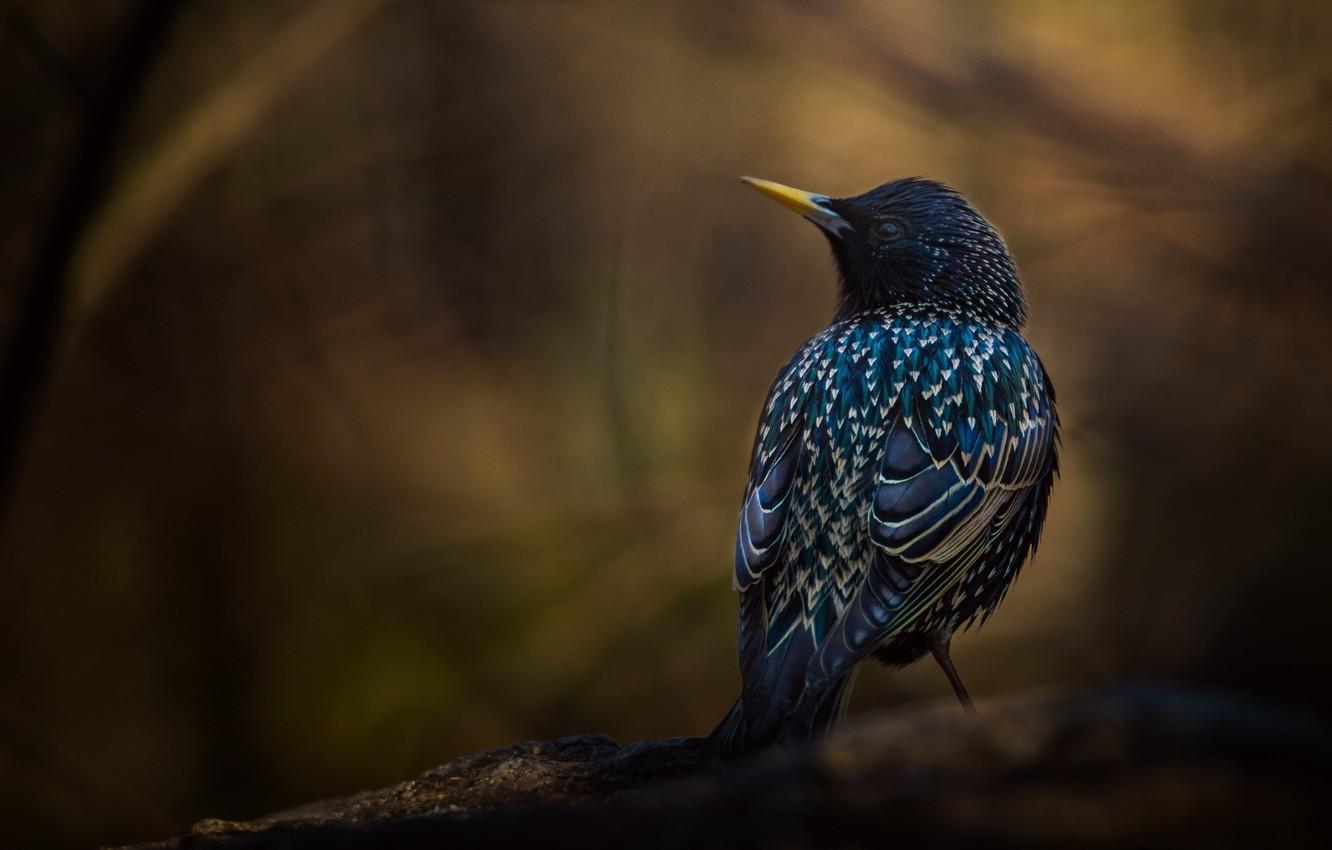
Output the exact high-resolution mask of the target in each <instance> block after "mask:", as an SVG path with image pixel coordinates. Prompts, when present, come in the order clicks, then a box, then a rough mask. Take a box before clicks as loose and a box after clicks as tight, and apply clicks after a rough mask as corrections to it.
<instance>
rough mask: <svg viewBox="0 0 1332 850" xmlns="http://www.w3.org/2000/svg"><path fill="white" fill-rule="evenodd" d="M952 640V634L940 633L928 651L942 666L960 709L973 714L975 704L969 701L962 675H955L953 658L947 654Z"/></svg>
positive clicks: (955, 669) (969, 697)
mask: <svg viewBox="0 0 1332 850" xmlns="http://www.w3.org/2000/svg"><path fill="white" fill-rule="evenodd" d="M951 640H952V635H941V636H939V637H937V638H935V639H934V643H933V644H931V645H930V651H931V652H933V653H934V660H935V661H938V662H939V666H940V667H942V668H943V671H944V675H945V676H947V677H948V682H949V684H951V685H952V686H953V692H954V693H956V694H957V699H958V702H960V703H962V709H963V710H964V711H966V713H967V714H975V713H976V706H975V705H973V704H972V702H971V696H970V695H969V694H967V689H966V686H964V685H963V684H962V677H961V676H959V675H957V668H956V667H954V666H953V659H952V658H950V657H949V656H948V644H949V642H950V641H951Z"/></svg>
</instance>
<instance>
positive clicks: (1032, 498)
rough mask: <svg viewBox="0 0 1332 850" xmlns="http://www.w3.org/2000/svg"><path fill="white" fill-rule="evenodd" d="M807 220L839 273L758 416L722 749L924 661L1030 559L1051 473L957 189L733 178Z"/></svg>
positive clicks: (1005, 279)
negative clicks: (874, 673)
mask: <svg viewBox="0 0 1332 850" xmlns="http://www.w3.org/2000/svg"><path fill="white" fill-rule="evenodd" d="M741 179H742V181H743V182H745V183H747V184H749V185H750V186H753V187H754V188H755V189H757V190H759V191H760V192H762V193H764V194H765V195H768V196H770V197H772V198H774V199H775V200H777V201H780V202H781V203H782V204H784V205H786V206H788V207H790V208H791V209H794V210H795V211H797V212H799V213H800V214H801V215H803V216H804V217H805V218H807V219H809V220H810V221H812V222H814V223H815V224H816V225H818V226H819V228H820V229H822V231H823V232H824V234H825V235H826V236H827V238H828V241H829V243H831V246H832V252H833V256H834V258H835V260H836V265H837V271H838V273H839V276H840V278H841V293H840V295H841V297H840V302H839V306H838V309H837V312H836V314H835V315H834V317H833V321H832V324H831V325H829V326H828V327H827V328H826V329H825V330H824V331H823V332H822V333H819V334H818V335H817V336H815V337H814V338H813V339H811V340H809V341H808V342H806V343H805V344H804V345H802V346H800V348H799V349H798V350H797V351H796V352H795V355H794V356H793V357H792V358H791V359H790V361H788V362H787V364H786V365H785V366H784V367H783V368H782V370H781V371H780V372H779V373H778V374H777V378H776V380H775V381H773V384H772V388H771V389H770V390H769V392H768V397H767V401H766V402H765V404H764V405H763V412H762V414H761V416H760V419H759V425H758V434H757V436H756V437H755V440H754V452H753V456H752V458H751V461H750V468H749V480H748V483H747V485H746V487H745V496H744V501H743V503H742V507H741V511H740V520H739V529H738V531H737V534H736V546H735V575H734V585H735V589H736V590H737V591H739V593H740V615H739V630H738V631H739V652H740V667H741V674H742V678H743V687H742V691H741V695H740V698H739V699H738V700H736V703H735V705H734V707H733V708H732V709H731V711H730V713H729V714H728V715H727V716H726V718H725V719H724V720H723V721H722V723H721V725H720V726H719V727H718V728H717V730H716V731H715V732H713V735H712V742H713V744H714V745H715V746H716V747H717V748H718V749H719V750H721V751H722V752H726V753H738V752H743V751H747V750H752V749H754V748H758V747H762V746H765V745H768V744H771V743H774V742H780V741H799V740H804V739H807V738H810V737H815V736H818V735H820V734H822V733H824V732H826V731H827V730H828V729H829V728H830V727H831V726H833V725H834V724H835V723H837V722H838V721H839V720H840V719H841V718H842V716H843V715H844V714H845V712H846V705H847V701H848V698H849V696H850V693H851V686H852V682H853V680H854V678H855V673H856V667H857V665H858V664H859V662H861V661H863V660H864V659H865V658H867V657H868V656H870V655H874V656H875V657H877V658H878V659H879V660H880V661H882V662H883V663H885V664H888V665H893V666H903V665H906V664H910V663H912V662H914V661H917V660H919V659H920V658H922V657H924V656H925V655H926V654H927V653H928V654H933V656H934V658H935V659H936V660H937V661H938V663H939V665H940V666H941V667H942V668H943V670H944V672H945V674H946V675H947V676H948V679H949V682H950V683H951V684H952V686H953V689H954V691H955V692H956V693H957V696H958V699H959V700H960V701H961V702H962V705H963V707H964V708H966V709H968V710H971V701H970V699H969V697H968V696H967V692H966V689H965V688H964V687H963V685H962V681H961V679H960V678H959V677H958V674H957V671H956V670H955V669H954V667H953V664H952V662H951V661H950V660H949V655H948V647H949V642H950V641H951V639H952V636H953V634H954V632H956V631H957V630H958V629H959V628H966V627H968V626H970V625H972V624H973V623H983V622H984V621H985V620H986V619H987V618H988V617H989V615H990V614H991V613H992V612H993V611H994V609H995V607H996V606H997V605H998V604H999V602H1000V601H1001V600H1002V599H1003V597H1004V593H1005V591H1006V590H1007V589H1008V586H1009V585H1010V584H1011V583H1012V581H1013V579H1014V578H1015V577H1016V576H1017V572H1018V569H1019V568H1020V567H1021V566H1022V564H1023V562H1024V561H1025V560H1026V559H1027V556H1028V555H1029V554H1030V553H1031V552H1032V551H1033V550H1034V549H1035V548H1036V543H1037V540H1038V538H1039V537H1040V533H1041V527H1042V525H1043V524H1044V521H1045V512H1046V506H1047V505H1048V503H1049V499H1050V489H1051V486H1052V484H1053V481H1054V477H1055V475H1056V474H1057V472H1058V459H1057V448H1056V443H1057V441H1058V433H1059V417H1058V415H1057V414H1056V413H1055V396H1054V388H1053V387H1052V386H1051V383H1050V379H1049V377H1048V376H1047V375H1046V373H1045V368H1044V367H1043V366H1042V364H1041V361H1040V358H1038V357H1037V356H1036V352H1035V351H1033V350H1032V348H1031V346H1030V345H1029V344H1028V343H1027V341H1026V340H1025V339H1023V338H1022V333H1021V330H1022V326H1023V325H1024V323H1025V321H1026V302H1025V298H1024V296H1023V292H1022V283H1021V281H1020V279H1019V278H1018V273H1017V269H1016V267H1015V265H1014V262H1013V258H1012V256H1011V255H1010V254H1009V252H1008V248H1007V246H1006V245H1005V244H1004V241H1003V239H1002V238H1001V237H1000V236H999V234H998V233H997V232H996V231H995V229H994V228H993V227H992V226H991V225H990V223H989V222H988V221H986V220H985V218H984V217H983V216H981V214H980V213H979V212H977V211H976V209H975V208H974V207H972V206H971V204H970V203H968V202H967V200H966V199H965V198H963V197H962V195H961V194H959V193H958V192H957V191H955V190H953V189H951V188H949V187H947V186H944V185H942V184H940V183H936V182H934V181H931V180H924V179H919V178H910V179H903V180H897V181H894V182H892V183H887V184H885V185H883V186H880V187H878V188H877V189H873V190H871V191H869V192H866V193H865V194H863V195H858V196H856V197H852V198H830V197H827V196H825V195H815V194H811V193H809V192H804V191H801V190H798V189H792V188H790V187H788V186H783V185H781V184H779V183H773V182H770V181H767V180H759V179H755V178H750V177H745V178H741Z"/></svg>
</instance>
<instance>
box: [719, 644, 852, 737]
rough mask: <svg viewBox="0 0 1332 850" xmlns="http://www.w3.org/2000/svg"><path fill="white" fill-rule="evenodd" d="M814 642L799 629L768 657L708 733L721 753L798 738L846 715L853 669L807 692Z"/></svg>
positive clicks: (818, 733) (821, 730) (825, 728)
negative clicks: (786, 643)
mask: <svg viewBox="0 0 1332 850" xmlns="http://www.w3.org/2000/svg"><path fill="white" fill-rule="evenodd" d="M812 654H813V641H812V640H811V637H810V635H809V634H808V633H807V632H804V630H803V629H802V630H798V631H797V634H795V635H793V636H792V638H791V642H790V643H789V644H788V645H786V646H784V647H783V649H782V651H780V652H778V653H776V654H775V655H774V656H772V657H768V658H765V659H764V662H763V665H762V670H761V675H760V676H759V677H758V681H757V682H755V683H752V684H751V685H750V686H749V687H746V688H745V693H744V694H742V695H741V696H740V698H739V699H737V700H736V701H735V703H734V704H733V705H732V706H731V710H730V711H729V712H727V713H726V716H725V717H724V718H723V719H722V722H721V723H720V724H718V726H717V728H716V730H714V731H713V733H712V735H711V736H710V737H709V738H708V742H709V744H710V746H711V747H712V748H713V749H714V750H715V751H716V752H718V753H720V754H722V755H740V754H742V753H746V752H750V751H753V750H757V749H760V748H762V747H766V746H769V745H771V744H774V743H778V742H781V743H794V742H798V741H804V740H808V739H810V738H816V737H819V736H821V735H824V734H826V733H827V732H828V731H829V730H831V729H832V728H833V726H835V725H837V723H838V722H840V721H841V719H842V718H843V717H844V716H845V715H846V707H847V703H848V701H849V699H850V696H851V686H852V684H853V680H854V676H855V674H854V671H853V672H852V673H848V674H847V675H845V676H842V677H841V678H839V679H835V680H834V681H833V682H832V683H830V684H829V685H827V686H826V687H824V688H823V689H822V690H821V691H820V692H819V693H810V692H808V691H807V684H806V681H805V674H806V671H807V669H808V666H809V659H810V656H811V655H812Z"/></svg>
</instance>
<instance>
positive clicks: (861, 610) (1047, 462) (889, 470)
mask: <svg viewBox="0 0 1332 850" xmlns="http://www.w3.org/2000/svg"><path fill="white" fill-rule="evenodd" d="M1040 380H1041V387H1040V389H1039V391H1036V392H1031V391H1029V392H1028V398H1027V399H1024V401H1028V402H1030V408H1029V409H1027V410H1025V414H1026V415H1016V416H1014V417H1013V418H1012V419H1009V420H1008V421H1005V420H1004V419H1002V418H1000V417H998V416H996V417H995V419H994V421H993V422H992V423H991V425H992V426H993V427H992V428H975V429H970V430H969V429H968V428H967V427H965V425H964V427H963V429H961V432H960V433H959V432H958V430H957V429H956V428H949V429H943V428H940V429H939V432H937V433H936V432H935V431H934V428H933V425H930V424H928V423H926V424H922V422H921V420H920V418H919V417H911V416H910V415H909V414H906V413H903V412H900V411H899V412H898V413H897V414H896V416H895V418H894V419H893V421H892V422H891V423H890V426H889V430H888V434H887V436H886V438H885V441H886V442H885V449H884V456H883V462H882V465H881V467H880V470H879V474H878V478H877V480H876V483H875V487H874V500H873V503H872V504H871V505H870V506H869V510H868V524H869V534H870V539H871V540H872V541H873V543H874V554H873V556H872V558H871V560H870V564H869V567H868V569H866V571H865V576H864V578H863V580H862V582H861V585H860V587H859V588H858V589H857V591H856V593H855V595H854V597H853V598H852V599H851V601H850V604H849V605H848V606H847V608H846V610H845V611H843V612H842V616H841V617H840V618H839V620H838V621H837V623H836V624H835V625H834V627H833V630H832V632H831V633H830V634H829V636H828V639H827V640H825V641H824V642H823V643H822V645H820V647H819V649H818V652H817V653H816V654H815V657H814V658H813V659H812V660H811V662H810V670H809V674H808V677H807V681H808V682H809V683H810V684H811V685H812V686H813V687H812V688H811V690H812V691H818V689H819V688H820V687H826V686H827V685H828V684H829V683H831V682H833V681H835V680H837V679H838V678H839V677H841V676H842V675H844V674H845V673H846V672H847V671H849V670H850V669H851V668H852V667H854V666H855V664H856V663H857V662H859V661H860V660H861V659H862V658H864V657H865V656H866V655H868V654H869V653H870V652H871V651H872V650H873V649H874V648H875V647H876V646H879V645H880V644H881V643H882V642H883V641H884V640H885V639H887V638H889V637H892V636H893V635H895V634H899V633H902V632H904V631H907V630H909V629H910V628H911V626H912V624H913V623H914V622H915V621H916V620H917V619H918V618H919V617H920V616H921V615H922V614H924V613H926V612H928V611H929V610H930V609H931V607H933V606H934V605H935V603H936V602H938V601H939V600H940V598H942V597H943V596H944V594H946V593H949V592H951V591H952V589H953V588H954V586H955V585H956V584H957V582H958V581H959V580H960V579H961V578H962V577H963V576H965V575H966V573H967V571H968V570H970V569H971V568H972V567H974V566H976V565H977V563H978V562H979V561H980V559H981V558H983V557H985V556H986V555H987V554H988V553H989V552H990V551H991V550H992V549H999V548H1005V547H1006V548H1007V550H1008V551H1009V552H1017V553H1018V556H1019V557H1025V555H1026V546H1027V543H1026V542H1025V538H1024V542H1020V543H1014V541H1013V540H1011V539H1010V538H1011V536H1012V535H1013V534H1014V532H1017V533H1021V534H1025V533H1026V529H1025V526H1026V520H1023V519H1022V518H1027V519H1028V520H1029V519H1030V518H1031V517H1033V516H1037V515H1043V502H1042V501H1041V500H1042V499H1043V498H1044V493H1048V490H1045V491H1041V488H1044V487H1046V485H1047V484H1048V481H1049V479H1050V476H1051V474H1052V471H1053V470H1054V469H1055V463H1056V460H1055V440H1056V439H1057V435H1058V427H1059V423H1058V418H1057V417H1056V416H1055V415H1054V409H1053V406H1052V405H1053V394H1052V392H1051V391H1050V389H1049V383H1048V381H1046V380H1045V377H1044V373H1043V371H1042V372H1041V373H1040ZM1019 397H1021V396H1019ZM907 409H910V408H907ZM926 429H928V430H929V432H930V433H929V435H928V436H927V435H926V434H925V433H923V431H924V430H926ZM947 432H951V433H947ZM931 438H933V439H931ZM1038 491H1040V492H1038ZM1033 508H1034V509H1035V513H1033ZM812 704H813V703H811V705H812Z"/></svg>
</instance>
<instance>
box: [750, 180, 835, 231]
mask: <svg viewBox="0 0 1332 850" xmlns="http://www.w3.org/2000/svg"><path fill="white" fill-rule="evenodd" d="M740 182H741V183H745V184H747V185H750V186H753V187H754V188H755V189H758V190H759V191H760V192H762V193H763V194H765V195H767V196H768V197H769V198H772V199H773V200H774V201H777V202H778V203H780V204H782V205H784V206H787V207H790V208H791V209H793V210H795V211H796V212H798V213H800V214H801V215H802V216H804V217H805V218H807V219H809V220H810V221H812V222H814V223H815V224H817V225H818V226H819V227H822V228H823V229H824V230H826V231H828V232H829V233H833V234H839V233H841V232H842V230H844V229H845V230H850V229H851V225H850V223H849V222H847V220H846V219H844V218H842V217H841V216H840V215H838V214H837V213H835V212H833V210H832V208H831V207H829V206H828V202H829V201H830V200H831V199H830V198H829V197H828V196H827V195H816V194H814V193H813V192H806V191H805V190H804V189H793V188H791V187H790V186H783V185H782V184H781V183H774V182H773V181H771V180H760V179H759V178H757V177H741V178H740Z"/></svg>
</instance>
